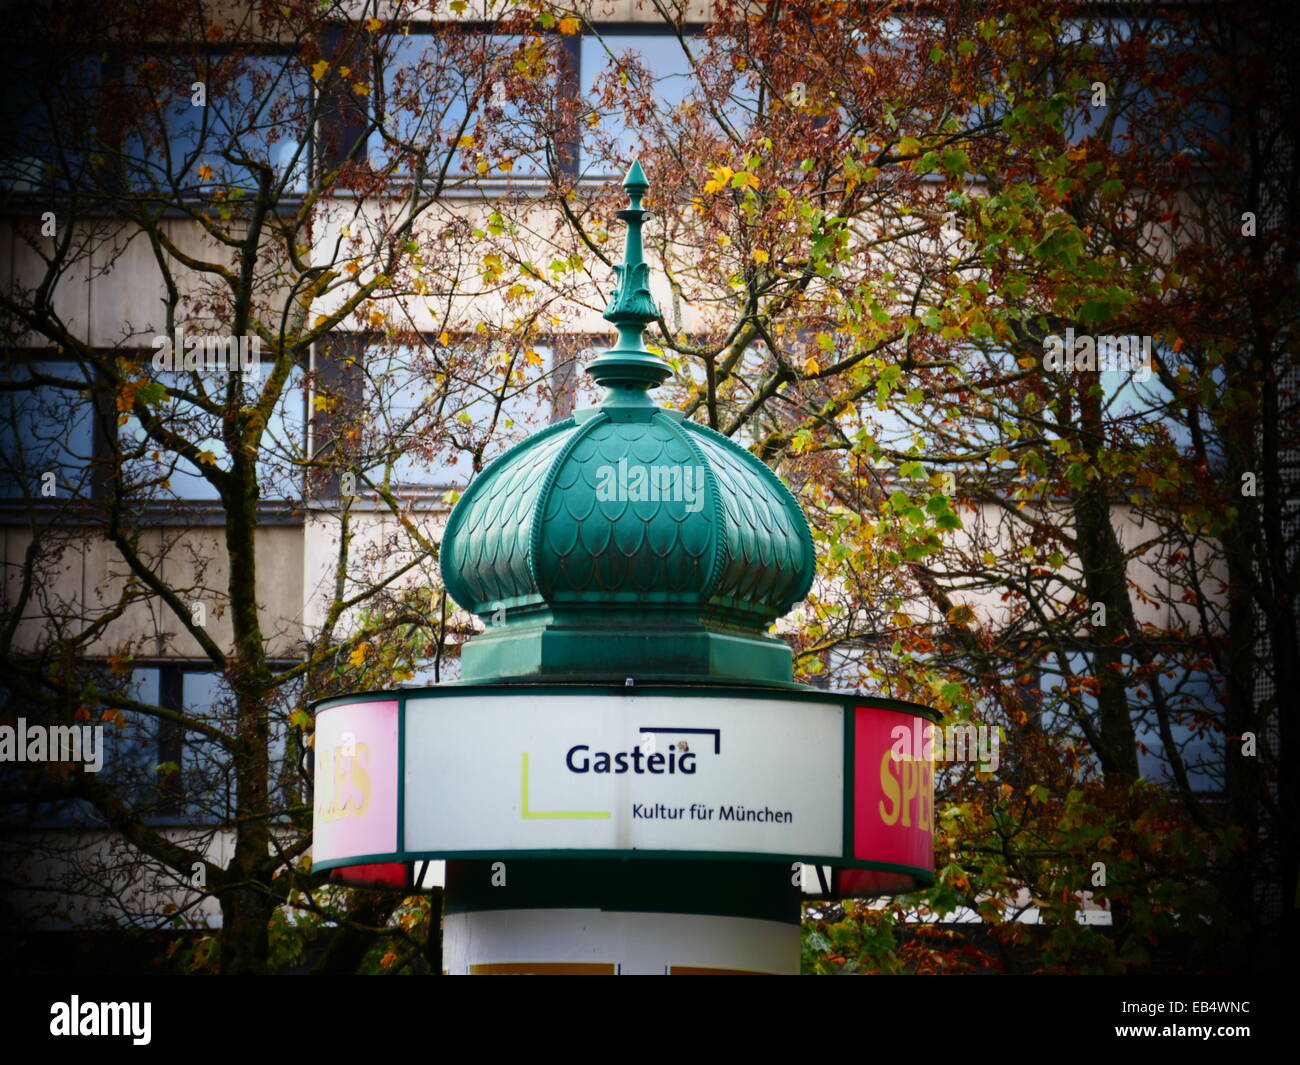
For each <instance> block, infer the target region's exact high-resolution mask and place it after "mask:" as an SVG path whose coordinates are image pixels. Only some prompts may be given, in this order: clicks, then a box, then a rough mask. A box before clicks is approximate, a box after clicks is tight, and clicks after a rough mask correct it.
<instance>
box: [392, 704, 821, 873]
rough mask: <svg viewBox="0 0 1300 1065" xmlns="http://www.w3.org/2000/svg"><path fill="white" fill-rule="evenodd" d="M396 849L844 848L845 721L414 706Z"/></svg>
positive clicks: (807, 716)
mask: <svg viewBox="0 0 1300 1065" xmlns="http://www.w3.org/2000/svg"><path fill="white" fill-rule="evenodd" d="M405 764H406V780H405V782H404V783H405V802H406V807H405V826H406V832H405V837H406V838H405V849H406V850H407V851H408V852H424V851H440V852H448V851H453V852H454V851H488V852H490V851H514V850H520V851H528V850H564V849H578V850H628V849H634V850H669V851H692V850H699V851H728V852H733V853H735V852H749V853H754V854H824V855H838V854H841V853H842V851H843V846H844V839H843V805H842V804H843V801H844V780H843V773H844V710H843V708H842V707H841V706H839V705H837V704H831V703H826V704H823V703H809V702H796V701H794V700H782V699H779V698H777V699H766V698H764V699H757V698H755V699H750V698H743V697H737V696H734V695H725V696H724V695H720V696H701V695H690V696H686V695H683V696H668V695H659V694H654V695H650V694H647V695H607V694H601V695H591V694H575V695H563V694H550V695H499V696H498V695H495V694H483V693H478V694H473V695H468V694H467V695H464V696H440V697H438V698H430V699H421V698H418V697H417V698H408V700H407V702H406V753H405Z"/></svg>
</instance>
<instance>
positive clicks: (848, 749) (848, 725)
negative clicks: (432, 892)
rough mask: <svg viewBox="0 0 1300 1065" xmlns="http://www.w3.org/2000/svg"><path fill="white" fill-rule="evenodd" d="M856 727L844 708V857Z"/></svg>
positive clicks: (850, 710)
mask: <svg viewBox="0 0 1300 1065" xmlns="http://www.w3.org/2000/svg"><path fill="white" fill-rule="evenodd" d="M857 725H858V714H857V710H856V709H855V708H854V707H852V706H846V707H845V708H844V780H843V783H842V784H841V785H840V790H841V791H842V792H843V798H844V842H843V843H842V844H841V846H842V847H843V850H844V855H845V857H848V856H849V855H851V854H852V853H853V843H854V838H853V837H854V829H855V825H854V820H853V806H854V803H853V800H854V798H855V797H856V793H857V783H858V778H857V774H856V773H855V772H854V771H853V767H854V761H855V759H856V757H857ZM403 842H405V841H403Z"/></svg>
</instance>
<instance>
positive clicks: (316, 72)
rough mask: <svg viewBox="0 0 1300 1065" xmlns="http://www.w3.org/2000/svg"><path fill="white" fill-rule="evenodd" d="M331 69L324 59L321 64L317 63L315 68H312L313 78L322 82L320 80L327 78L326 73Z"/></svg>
mask: <svg viewBox="0 0 1300 1065" xmlns="http://www.w3.org/2000/svg"><path fill="white" fill-rule="evenodd" d="M329 68H330V65H329V63H328V61H326V60H324V59H322V60H321V61H320V62H319V63H316V64H315V65H314V66H312V68H311V76H312V77H313V78H315V79H316V80H317V81H320V79H321V78H323V77H324V76H325V71H327V70H329Z"/></svg>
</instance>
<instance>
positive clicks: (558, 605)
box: [441, 164, 814, 683]
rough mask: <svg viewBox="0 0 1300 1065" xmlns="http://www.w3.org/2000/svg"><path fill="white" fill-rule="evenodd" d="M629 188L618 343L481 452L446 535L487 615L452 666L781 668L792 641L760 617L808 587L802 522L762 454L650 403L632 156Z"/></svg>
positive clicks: (461, 591)
mask: <svg viewBox="0 0 1300 1065" xmlns="http://www.w3.org/2000/svg"><path fill="white" fill-rule="evenodd" d="M624 187H625V188H626V189H627V190H628V192H629V193H630V195H631V197H632V202H633V205H632V207H631V208H630V209H628V210H625V211H620V212H619V217H621V218H623V219H624V221H626V222H627V223H628V238H627V253H626V255H625V260H624V264H623V265H622V266H619V267H616V272H617V274H618V286H617V287H616V288H615V290H614V293H613V296H612V298H611V301H610V305H609V307H608V308H607V309H606V311H605V317H606V318H608V319H609V320H611V321H612V322H614V323H615V324H616V325H617V326H618V328H619V343H618V345H617V346H616V347H615V348H613V349H611V350H609V351H607V352H605V353H604V354H603V355H602V356H600V357H599V358H597V359H596V360H594V361H593V362H592V363H591V365H590V366H589V367H588V368H587V372H588V373H589V374H591V376H592V377H593V378H594V379H595V380H596V382H597V383H598V384H600V385H602V386H604V387H605V389H606V395H605V399H604V401H603V402H602V403H601V404H600V405H599V406H597V407H594V408H590V409H587V410H581V411H578V412H577V413H576V414H575V415H574V417H572V418H570V419H568V420H567V421H564V422H561V423H559V424H557V425H553V426H550V427H549V428H547V429H545V430H543V431H542V432H539V433H537V434H535V435H533V436H531V437H529V438H528V439H527V440H525V441H523V442H522V443H520V444H518V445H517V446H516V447H514V448H512V449H511V450H510V451H507V452H506V453H505V454H504V455H502V456H501V457H500V458H498V459H497V460H496V461H495V462H493V463H492V464H491V465H490V466H488V468H487V469H486V470H484V471H483V473H482V474H481V475H480V476H479V477H478V478H477V479H476V480H475V481H474V482H473V483H472V484H471V486H470V487H469V489H468V490H467V491H466V492H465V494H464V495H463V496H462V498H461V499H460V501H459V502H458V503H457V504H456V506H455V508H454V509H453V510H452V514H451V518H450V521H449V523H448V526H447V530H446V533H445V535H444V537H443V541H442V551H441V564H442V574H443V580H444V583H445V585H446V587H447V591H448V593H449V594H450V595H451V597H452V598H453V599H454V600H455V601H456V602H457V603H459V604H460V605H461V606H462V607H463V608H465V609H466V610H469V611H472V612H473V613H475V614H479V615H481V616H482V617H484V619H485V620H486V621H487V623H488V628H487V632H486V633H484V634H483V635H481V636H478V637H476V638H474V639H472V640H470V641H469V642H468V643H467V644H466V646H465V648H464V650H463V658H462V679H463V680H466V681H486V680H496V679H502V680H504V679H507V678H509V679H519V678H536V679H539V680H541V679H548V678H549V679H565V678H568V679H588V680H590V679H600V678H609V679H617V680H618V681H620V682H621V681H623V680H624V678H626V677H632V678H635V679H637V680H653V679H658V680H673V679H704V678H705V677H712V678H717V679H732V680H733V681H734V680H735V679H737V678H746V679H750V680H754V681H763V682H767V683H783V682H789V681H790V679H791V669H790V652H789V649H788V648H786V647H785V646H784V644H782V643H780V642H779V641H777V640H775V639H772V638H771V637H769V636H767V635H766V630H767V629H768V628H769V627H770V626H771V624H772V622H773V621H774V620H775V619H776V618H778V617H780V616H781V615H783V614H785V613H786V612H787V611H788V610H789V609H790V608H791V607H792V606H793V605H794V604H795V603H796V602H798V601H799V600H801V599H802V598H803V597H804V596H805V595H806V594H807V593H808V589H809V588H810V587H811V585H812V580H813V573H814V553H813V544H812V537H811V535H810V533H809V531H808V525H807V522H806V521H805V519H804V516H803V512H802V511H801V510H800V508H799V505H798V503H797V502H795V499H794V497H793V496H792V495H791V494H790V491H789V489H787V488H786V486H785V485H784V484H783V483H782V482H781V481H780V479H779V478H778V477H777V476H776V475H775V474H774V473H773V472H772V471H771V470H770V469H768V467H767V466H766V465H764V464H763V463H762V462H760V461H759V460H758V459H757V458H755V457H754V456H753V455H752V454H750V453H749V452H748V451H746V450H745V449H744V448H742V447H740V446H738V445H737V444H734V443H733V442H732V441H731V440H729V439H727V438H726V437H724V436H721V435H720V434H718V433H715V432H713V431H712V430H711V429H707V428H705V427H703V426H700V425H697V424H695V423H694V422H690V421H687V420H685V419H684V418H683V417H682V415H681V413H680V412H677V411H671V410H665V409H663V408H661V407H657V406H655V405H653V404H652V403H651V402H650V399H649V397H648V396H647V394H646V393H647V390H648V389H649V388H652V387H654V386H655V385H657V384H659V383H661V382H662V381H663V380H664V379H665V378H666V377H667V376H668V375H669V374H670V372H671V370H670V368H669V367H668V365H667V364H666V363H664V362H663V360H662V359H660V358H658V357H657V356H655V355H653V354H651V353H650V352H647V351H644V350H642V348H641V333H642V330H643V328H644V324H645V323H646V322H647V321H650V320H653V319H654V318H656V317H658V312H657V310H656V309H655V306H654V301H653V298H652V297H651V296H650V293H649V289H648V278H647V269H646V264H645V263H644V261H643V260H642V256H641V232H640V230H641V223H642V219H643V218H644V216H645V214H646V213H647V212H645V211H643V210H642V209H641V207H640V199H641V196H642V195H643V194H644V192H645V189H646V184H645V178H644V175H643V174H642V172H641V167H640V165H639V164H633V167H632V169H631V171H630V172H629V174H628V177H627V179H626V180H625V181H624Z"/></svg>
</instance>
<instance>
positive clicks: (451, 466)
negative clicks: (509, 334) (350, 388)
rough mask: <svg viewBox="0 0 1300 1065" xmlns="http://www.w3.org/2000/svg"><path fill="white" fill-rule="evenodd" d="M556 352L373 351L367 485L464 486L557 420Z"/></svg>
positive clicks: (367, 401) (367, 403)
mask: <svg viewBox="0 0 1300 1065" xmlns="http://www.w3.org/2000/svg"><path fill="white" fill-rule="evenodd" d="M553 369H554V360H553V357H552V349H551V348H550V347H549V346H547V345H543V344H527V343H520V344H518V345H515V346H514V347H512V348H509V349H506V350H492V349H489V348H488V347H486V346H480V345H473V344H470V343H468V342H462V343H461V344H459V345H453V346H452V347H442V346H439V345H436V344H430V345H428V346H423V347H418V348H417V347H414V346H410V345H398V346H387V345H385V346H379V345H373V346H371V347H370V348H369V349H368V350H367V354H366V358H365V371H364V377H365V379H364V381H363V384H362V394H363V396H364V401H363V405H362V409H363V410H364V412H365V418H366V424H365V426H364V427H363V433H362V439H363V450H362V456H361V458H360V462H361V463H362V464H363V465H362V469H363V470H364V471H365V476H366V477H367V478H369V479H370V480H371V481H373V482H376V483H378V482H381V481H383V480H384V478H385V477H386V476H387V477H388V478H389V482H390V485H391V486H393V487H408V488H410V487H414V488H429V489H442V488H448V487H452V486H463V485H464V484H465V483H467V482H468V481H469V480H470V478H471V477H472V476H473V475H474V473H475V459H476V457H477V458H478V459H479V462H480V465H486V464H487V463H488V462H490V461H491V460H492V459H494V458H496V457H497V456H498V455H500V454H501V453H502V452H504V451H505V450H506V449H507V448H508V447H510V446H511V445H513V444H515V443H517V442H518V441H520V440H522V439H523V438H524V437H525V436H527V435H529V434H530V433H534V432H536V431H537V430H539V429H541V428H543V427H544V426H545V425H546V424H547V423H548V422H549V421H550V420H551V409H552V383H551V379H552V372H553Z"/></svg>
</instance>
